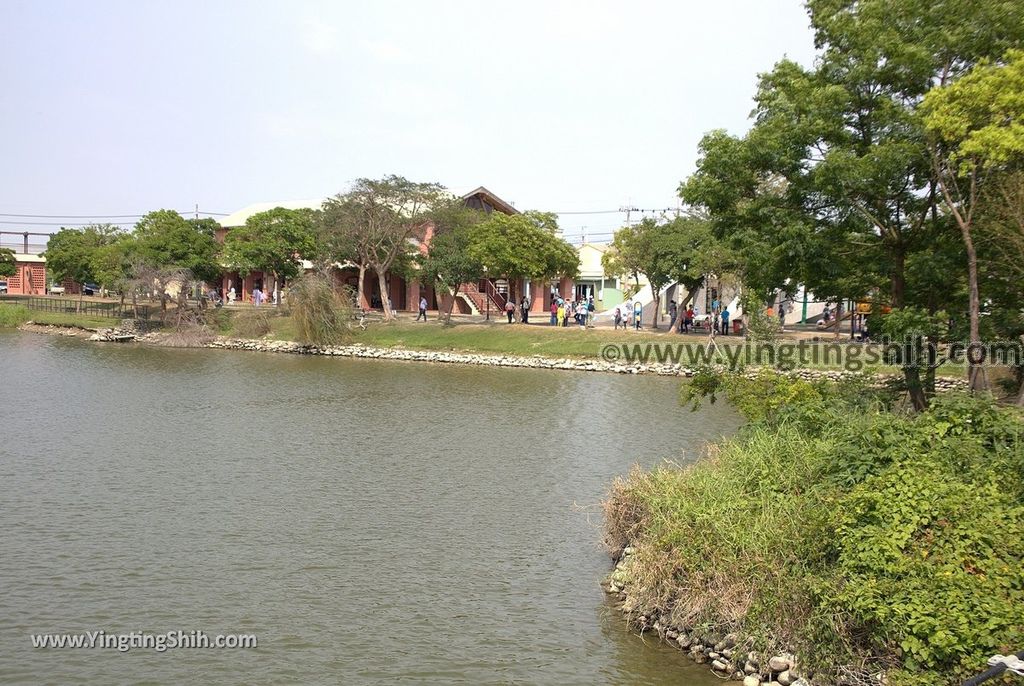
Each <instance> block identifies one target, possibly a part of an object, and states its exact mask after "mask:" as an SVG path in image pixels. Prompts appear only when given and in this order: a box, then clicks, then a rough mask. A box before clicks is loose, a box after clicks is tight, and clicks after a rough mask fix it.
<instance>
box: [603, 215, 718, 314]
mask: <svg viewBox="0 0 1024 686" xmlns="http://www.w3.org/2000/svg"><path fill="white" fill-rule="evenodd" d="M601 264H602V266H603V267H604V269H605V273H606V274H608V275H614V276H623V275H627V274H628V275H631V276H633V278H634V279H639V275H640V274H643V275H644V277H646V279H647V281H648V283H650V284H651V290H652V292H653V295H654V311H655V316H654V327H655V328H657V326H658V318H659V316H660V314H661V291H662V289H664V288H665V286H667V285H669V284H671V283H680V284H682V285H683V287H684V288H685V289H686V292H687V295H686V299H685V300H683V302H682V307H683V308H686V307H687V306H688V305H689V304H690V301H691V300H692V299H693V296H694V294H695V293H696V292H697V290H698V289H700V287H701V286H702V285H704V281H705V279H706V278H707V276H708V275H710V274H717V275H719V276H725V275H726V273H729V272H733V271H736V270H737V268H738V265H737V264H735V260H733V259H731V257H730V254H729V253H728V251H725V250H723V249H722V247H721V245H720V244H719V242H718V241H717V240H716V239H715V237H714V236H713V235H712V233H711V230H710V227H709V222H708V221H707V220H704V219H701V218H699V217H692V216H687V217H676V218H674V219H672V220H669V221H664V222H658V221H656V220H654V219H651V218H645V219H643V220H642V221H641V222H640V223H639V224H636V225H635V226H629V227H623V228H622V229H619V230H618V231H616V232H615V236H614V238H613V239H612V242H611V245H610V249H609V250H608V251H607V252H606V253H605V254H604V255H602V257H601Z"/></svg>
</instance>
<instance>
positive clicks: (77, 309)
mask: <svg viewBox="0 0 1024 686" xmlns="http://www.w3.org/2000/svg"><path fill="white" fill-rule="evenodd" d="M84 299H85V284H84V283H80V284H78V305H76V306H75V314H81V313H82V301H83V300H84Z"/></svg>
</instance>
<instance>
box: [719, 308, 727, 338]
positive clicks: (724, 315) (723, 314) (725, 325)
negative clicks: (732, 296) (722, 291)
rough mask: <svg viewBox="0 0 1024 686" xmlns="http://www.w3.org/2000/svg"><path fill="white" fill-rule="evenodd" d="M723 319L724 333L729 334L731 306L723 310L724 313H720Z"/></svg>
mask: <svg viewBox="0 0 1024 686" xmlns="http://www.w3.org/2000/svg"><path fill="white" fill-rule="evenodd" d="M719 316H720V317H721V319H722V335H723V336H728V335H729V308H728V306H727V307H726V308H725V309H724V310H722V314H721V315H719Z"/></svg>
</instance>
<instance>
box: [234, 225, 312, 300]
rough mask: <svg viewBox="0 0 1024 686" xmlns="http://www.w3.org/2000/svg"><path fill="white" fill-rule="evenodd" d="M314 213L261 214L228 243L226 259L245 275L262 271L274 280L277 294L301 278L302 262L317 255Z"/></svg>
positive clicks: (274, 289)
mask: <svg viewBox="0 0 1024 686" xmlns="http://www.w3.org/2000/svg"><path fill="white" fill-rule="evenodd" d="M314 215H315V213H314V211H313V210H309V209H297V210H289V209H285V208H283V207H276V208H274V209H272V210H267V211H266V212H258V213H256V214H254V215H252V216H251V217H249V218H248V219H246V220H245V226H241V227H238V228H235V229H232V230H231V231H229V232H228V234H227V236H226V237H225V239H224V253H223V259H224V261H225V262H227V264H229V265H230V266H232V267H234V268H235V269H238V270H239V272H241V273H242V274H248V273H250V272H253V271H256V270H260V271H263V272H264V273H267V272H269V273H270V274H271V275H272V276H273V277H274V288H273V291H272V292H273V293H277V294H279V293H280V286H281V285H282V284H283V283H284V282H287V281H291V280H292V279H294V278H295V277H297V276H298V275H299V272H300V270H301V265H302V260H304V259H306V258H310V257H312V256H313V255H314V253H315V251H316V245H315V239H314V230H313V227H314V221H315V219H314Z"/></svg>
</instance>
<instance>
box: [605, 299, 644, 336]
mask: <svg viewBox="0 0 1024 686" xmlns="http://www.w3.org/2000/svg"><path fill="white" fill-rule="evenodd" d="M612 318H613V320H614V322H615V328H616V330H618V328H619V327H620V326H621V327H622V330H623V331H625V330H626V329H628V328H629V327H630V326H632V327H633V328H634V329H636V330H638V331H639V330H640V324H641V320H642V319H643V306H642V305H641V304H640V303H636V304H635V305H634V304H633V303H625V304H624V305H616V307H615V311H614V312H612Z"/></svg>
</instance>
